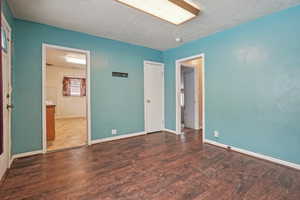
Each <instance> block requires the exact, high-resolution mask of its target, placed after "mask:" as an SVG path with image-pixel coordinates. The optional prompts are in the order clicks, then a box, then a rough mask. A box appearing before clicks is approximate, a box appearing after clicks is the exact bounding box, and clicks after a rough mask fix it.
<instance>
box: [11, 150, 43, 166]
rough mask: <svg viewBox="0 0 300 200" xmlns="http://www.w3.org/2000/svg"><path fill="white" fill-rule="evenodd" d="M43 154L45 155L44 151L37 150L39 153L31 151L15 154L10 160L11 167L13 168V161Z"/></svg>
mask: <svg viewBox="0 0 300 200" xmlns="http://www.w3.org/2000/svg"><path fill="white" fill-rule="evenodd" d="M42 153H43V150H37V151H31V152H25V153H19V154H15V155H13V156H12V157H11V159H10V163H9V167H10V166H11V164H12V163H13V161H14V160H15V159H17V158H23V157H28V156H33V155H37V154H42Z"/></svg>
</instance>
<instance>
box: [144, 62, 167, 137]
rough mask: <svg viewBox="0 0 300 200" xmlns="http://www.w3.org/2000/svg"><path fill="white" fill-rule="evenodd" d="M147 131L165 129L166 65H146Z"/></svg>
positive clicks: (151, 63)
mask: <svg viewBox="0 0 300 200" xmlns="http://www.w3.org/2000/svg"><path fill="white" fill-rule="evenodd" d="M144 92H145V96H144V97H145V98H144V100H145V131H146V132H147V133H150V132H156V131H161V130H163V128H164V65H163V64H162V63H153V62H146V61H145V64H144Z"/></svg>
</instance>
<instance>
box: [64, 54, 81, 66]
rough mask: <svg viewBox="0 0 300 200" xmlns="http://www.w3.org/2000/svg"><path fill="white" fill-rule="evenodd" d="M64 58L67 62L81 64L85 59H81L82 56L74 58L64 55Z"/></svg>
mask: <svg viewBox="0 0 300 200" xmlns="http://www.w3.org/2000/svg"><path fill="white" fill-rule="evenodd" d="M65 59H66V61H67V62H69V63H75V64H81V65H85V64H86V60H85V59H82V58H74V57H70V56H66V57H65Z"/></svg>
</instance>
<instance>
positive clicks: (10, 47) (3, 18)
mask: <svg viewBox="0 0 300 200" xmlns="http://www.w3.org/2000/svg"><path fill="white" fill-rule="evenodd" d="M1 22H2V25H4V26H5V27H6V28H7V29H8V31H9V34H8V35H7V37H8V38H9V46H8V52H9V53H8V64H9V67H8V68H9V74H10V78H9V81H10V86H11V89H13V88H12V85H13V84H12V81H13V80H12V55H11V49H12V30H11V27H10V25H9V23H8V22H7V20H6V17H5V16H4V14H3V12H1ZM0 45H1V44H0ZM3 75H4V74H2V76H3ZM2 80H4V79H2ZM3 86H4V84H3ZM11 95H12V93H11ZM10 101H11V102H10V103H12V99H11V98H10ZM11 121H12V111H11V112H10V119H9V125H8V126H9V127H8V130H9V133H8V154H7V157H8V158H7V159H8V163H7V167H8V168H10V164H11V162H10V160H11V159H12V155H11V151H12V145H11V131H12V128H11Z"/></svg>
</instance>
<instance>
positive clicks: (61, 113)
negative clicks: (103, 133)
mask: <svg viewBox="0 0 300 200" xmlns="http://www.w3.org/2000/svg"><path fill="white" fill-rule="evenodd" d="M43 51H44V52H43V55H44V58H43V66H44V68H43V69H44V70H43V71H44V78H43V95H44V98H43V100H44V102H43V112H44V113H43V127H44V131H43V132H44V152H45V151H57V150H62V149H68V148H73V147H79V146H84V145H87V144H89V143H90V142H89V140H90V139H89V138H90V137H89V135H90V134H89V70H88V69H89V60H88V59H89V53H88V52H86V51H83V50H77V49H70V48H64V47H58V46H52V45H44V48H43Z"/></svg>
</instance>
